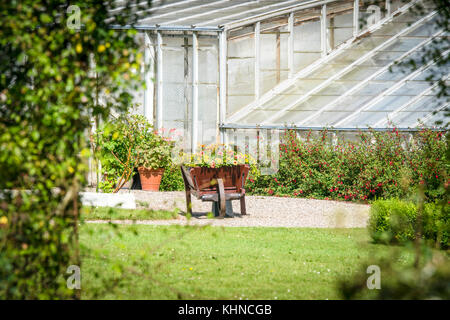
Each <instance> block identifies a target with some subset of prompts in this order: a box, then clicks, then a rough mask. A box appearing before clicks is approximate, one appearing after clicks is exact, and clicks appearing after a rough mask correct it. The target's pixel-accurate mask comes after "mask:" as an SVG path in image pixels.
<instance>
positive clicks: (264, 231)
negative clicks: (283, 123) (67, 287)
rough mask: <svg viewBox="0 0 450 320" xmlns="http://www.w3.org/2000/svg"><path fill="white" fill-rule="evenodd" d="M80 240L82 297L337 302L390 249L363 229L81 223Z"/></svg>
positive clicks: (408, 255) (408, 254)
mask: <svg viewBox="0 0 450 320" xmlns="http://www.w3.org/2000/svg"><path fill="white" fill-rule="evenodd" d="M80 241H81V244H82V245H83V246H84V249H83V251H82V252H83V256H84V257H83V265H82V277H83V283H82V288H83V289H82V297H83V298H87V299H88V298H100V299H176V298H183V299H244V300H245V299H338V298H340V295H339V291H338V289H337V288H338V283H339V281H342V280H343V279H346V278H347V277H351V276H352V275H353V274H354V273H356V272H358V271H361V266H362V264H363V263H369V264H370V261H376V260H375V259H377V258H380V257H383V256H385V257H387V255H388V254H389V251H388V250H389V248H390V247H389V246H384V245H379V244H372V243H370V240H369V236H368V233H367V231H366V230H365V229H300V228H295V229H293V228H290V229H288V228H219V227H185V226H148V225H147V226H145V225H131V226H125V225H121V226H117V225H116V226H114V227H111V226H108V225H84V226H83V227H82V232H81V238H80ZM397 249H398V250H402V254H401V257H402V258H401V260H403V259H404V261H402V262H404V263H406V262H410V261H411V259H412V252H410V251H409V249H406V248H397ZM128 268H131V269H128ZM96 274H97V277H96ZM105 280H106V281H105ZM112 281H118V283H119V284H120V285H117V284H116V285H114V286H111V288H110V287H108V283H109V284H111V283H112ZM113 287H114V289H113Z"/></svg>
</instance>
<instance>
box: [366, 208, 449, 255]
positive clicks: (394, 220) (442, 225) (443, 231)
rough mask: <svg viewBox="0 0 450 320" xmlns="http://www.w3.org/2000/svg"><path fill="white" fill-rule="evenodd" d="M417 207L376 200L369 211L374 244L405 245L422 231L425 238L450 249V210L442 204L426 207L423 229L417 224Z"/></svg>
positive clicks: (370, 231) (370, 230) (370, 229)
mask: <svg viewBox="0 0 450 320" xmlns="http://www.w3.org/2000/svg"><path fill="white" fill-rule="evenodd" d="M417 213H418V207H417V205H416V204H414V203H412V202H407V201H402V200H397V199H391V200H377V201H375V202H374V203H373V204H372V207H371V209H370V219H369V226H368V228H369V233H370V235H371V237H372V239H373V240H374V241H375V242H383V243H406V242H407V241H412V240H414V238H415V231H416V230H417V229H418V228H419V227H420V230H422V231H421V233H422V237H423V238H424V239H427V240H431V241H433V242H436V243H437V244H438V245H439V246H440V247H442V248H448V247H449V244H450V242H449V240H450V238H449V235H450V209H449V208H448V206H445V205H444V206H443V205H441V204H435V203H426V204H425V205H424V208H423V216H422V223H421V226H418V221H417Z"/></svg>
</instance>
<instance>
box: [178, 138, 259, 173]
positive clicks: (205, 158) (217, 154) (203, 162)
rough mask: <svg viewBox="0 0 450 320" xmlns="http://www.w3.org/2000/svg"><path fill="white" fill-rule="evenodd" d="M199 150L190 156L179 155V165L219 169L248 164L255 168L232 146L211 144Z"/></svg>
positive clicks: (251, 161) (254, 162)
mask: <svg viewBox="0 0 450 320" xmlns="http://www.w3.org/2000/svg"><path fill="white" fill-rule="evenodd" d="M199 147H200V148H199V149H200V150H199V151H197V152H195V153H193V154H191V153H185V154H182V155H181V160H180V161H181V164H183V165H185V166H189V167H208V168H220V167H226V166H235V165H238V164H249V165H250V166H255V165H256V161H255V159H253V157H251V156H250V155H248V154H244V153H241V152H238V151H237V150H236V149H235V148H233V146H232V145H226V144H222V143H213V144H210V145H207V146H205V145H200V146H199Z"/></svg>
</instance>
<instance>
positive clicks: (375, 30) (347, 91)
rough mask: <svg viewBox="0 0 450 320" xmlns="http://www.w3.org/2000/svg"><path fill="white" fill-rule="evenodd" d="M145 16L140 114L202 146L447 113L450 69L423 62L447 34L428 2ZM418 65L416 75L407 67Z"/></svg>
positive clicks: (243, 5)
mask: <svg viewBox="0 0 450 320" xmlns="http://www.w3.org/2000/svg"><path fill="white" fill-rule="evenodd" d="M119 2H120V1H119ZM417 5H420V6H421V7H422V8H424V10H422V11H421V12H420V14H417V13H416V12H415V13H413V12H411V10H410V9H411V8H414V7H415V6H417ZM117 10H120V8H118V9H117ZM138 14H139V16H140V17H141V18H140V20H139V23H138V24H137V25H136V26H133V27H134V28H136V29H137V30H139V37H140V40H141V43H142V50H143V51H144V53H145V60H146V63H147V64H148V65H150V68H147V69H146V71H145V83H146V86H145V89H142V91H141V92H136V102H137V103H138V104H139V105H140V108H139V112H140V113H142V114H144V115H145V116H146V117H147V118H148V119H149V120H151V121H152V122H153V124H154V126H155V127H156V128H158V129H162V128H164V129H176V130H180V131H181V132H182V133H183V136H184V138H185V140H186V142H187V143H188V144H189V146H190V148H192V149H194V150H195V148H196V146H197V145H198V144H208V143H211V142H216V141H217V142H219V141H220V142H229V139H232V138H231V137H234V138H233V139H236V137H237V136H238V137H239V136H240V135H245V136H246V137H250V139H252V138H251V137H252V135H255V137H256V134H258V132H259V130H264V129H267V130H282V129H284V128H291V129H296V130H299V131H301V130H310V129H312V130H319V129H323V128H329V129H331V130H336V131H350V132H351V131H356V130H364V129H367V128H374V129H376V130H383V129H385V128H388V127H392V126H396V127H397V128H400V129H401V130H411V131H414V129H415V128H417V127H418V126H420V125H426V126H433V125H434V123H435V122H436V120H439V119H442V118H443V117H444V112H445V109H446V108H447V107H448V99H447V98H446V97H438V95H437V88H438V84H439V81H441V82H442V81H444V82H446V81H448V80H447V79H448V72H449V70H448V68H447V69H446V68H442V67H440V68H438V67H437V65H436V62H437V60H430V61H422V59H421V55H422V52H423V50H424V49H426V48H427V47H428V46H430V45H432V44H433V43H434V40H435V39H438V38H442V37H448V34H445V33H444V31H443V30H438V29H436V23H435V19H436V18H437V15H438V13H437V11H436V10H435V8H433V7H432V6H431V5H429V4H427V2H423V1H409V2H404V1H401V0H387V1H377V2H374V1H366V0H361V1H358V0H322V1H320V0H284V1H272V0H258V1H252V0H232V1H230V0H168V1H156V0H155V1H153V4H152V7H151V8H148V9H146V10H142V11H139V12H138ZM122 28H123V27H122ZM125 28H126V27H125ZM441 51H442V52H441V54H442V56H446V55H447V54H448V53H449V52H448V48H443V49H442V50H441ZM437 59H439V58H437ZM409 60H414V61H415V62H416V64H417V66H416V68H415V70H413V71H408V72H404V70H402V69H401V68H400V67H397V64H398V63H399V62H403V61H409ZM430 75H433V76H434V77H435V78H436V77H437V78H436V82H435V83H433V82H430V81H429V78H428V77H429V76H430Z"/></svg>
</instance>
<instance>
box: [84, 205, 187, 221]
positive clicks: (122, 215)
mask: <svg viewBox="0 0 450 320" xmlns="http://www.w3.org/2000/svg"><path fill="white" fill-rule="evenodd" d="M81 214H82V217H83V218H84V219H86V220H110V219H111V220H126V219H130V220H167V219H175V218H176V217H177V216H178V214H177V213H176V212H175V211H164V210H151V209H121V208H107V207H83V209H82V211H81Z"/></svg>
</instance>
